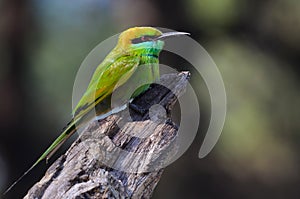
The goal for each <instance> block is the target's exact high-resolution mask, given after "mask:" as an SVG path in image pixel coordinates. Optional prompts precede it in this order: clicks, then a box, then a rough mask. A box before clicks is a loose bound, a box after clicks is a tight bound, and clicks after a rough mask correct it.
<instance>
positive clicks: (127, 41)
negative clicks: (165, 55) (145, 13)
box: [117, 27, 189, 55]
mask: <svg viewBox="0 0 300 199" xmlns="http://www.w3.org/2000/svg"><path fill="white" fill-rule="evenodd" d="M187 34H189V33H185V32H168V33H162V32H161V31H160V30H158V29H156V28H153V27H134V28H129V29H127V30H125V31H124V32H122V33H121V34H120V36H119V41H118V45H117V46H118V48H121V49H122V50H124V51H125V52H127V53H131V52H133V53H136V52H138V51H147V52H148V53H153V54H157V55H158V54H159V52H160V51H161V50H162V48H163V46H164V39H166V38H169V37H172V36H179V35H187Z"/></svg>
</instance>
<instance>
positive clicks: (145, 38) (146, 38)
mask: <svg viewBox="0 0 300 199" xmlns="http://www.w3.org/2000/svg"><path fill="white" fill-rule="evenodd" d="M157 37H158V36H152V35H143V36H141V37H138V38H135V39H132V40H131V43H132V44H138V43H142V42H145V41H151V40H153V39H155V38H157Z"/></svg>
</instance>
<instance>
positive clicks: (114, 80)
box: [73, 56, 139, 119]
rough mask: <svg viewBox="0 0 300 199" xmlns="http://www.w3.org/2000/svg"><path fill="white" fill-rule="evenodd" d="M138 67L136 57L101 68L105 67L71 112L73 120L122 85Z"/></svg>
mask: <svg viewBox="0 0 300 199" xmlns="http://www.w3.org/2000/svg"><path fill="white" fill-rule="evenodd" d="M138 65H139V58H138V57H134V56H122V57H119V58H118V59H116V60H115V62H113V63H111V64H110V65H109V66H102V68H104V67H105V70H103V69H102V72H101V73H98V75H99V76H98V77H95V75H94V76H93V78H92V79H91V83H90V84H89V86H88V88H87V90H86V92H85V94H84V95H83V96H82V98H81V99H80V101H79V102H78V104H77V106H76V108H75V109H74V110H73V114H74V119H77V118H80V117H82V116H83V115H85V114H87V113H88V112H89V111H90V110H92V109H93V108H94V107H95V106H96V104H98V103H100V102H102V101H103V100H104V99H105V98H106V97H107V96H109V95H110V94H112V92H113V91H114V89H116V87H119V86H121V85H123V84H124V83H125V82H126V81H127V80H128V79H129V78H130V77H131V75H132V74H133V73H134V71H135V70H136V68H137V66H138ZM96 71H97V69H96ZM96 79H97V80H96Z"/></svg>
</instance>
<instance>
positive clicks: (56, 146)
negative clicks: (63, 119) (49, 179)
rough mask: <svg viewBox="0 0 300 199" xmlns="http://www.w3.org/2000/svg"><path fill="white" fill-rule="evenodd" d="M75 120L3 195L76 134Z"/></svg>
mask: <svg viewBox="0 0 300 199" xmlns="http://www.w3.org/2000/svg"><path fill="white" fill-rule="evenodd" d="M77 122H78V121H77V120H73V119H72V120H71V121H70V122H69V123H68V124H67V125H66V127H65V128H64V129H63V131H62V133H61V134H60V136H58V138H56V139H55V140H54V142H53V143H52V144H51V145H50V146H49V147H48V148H47V150H46V151H45V152H44V153H43V154H42V155H41V156H40V157H39V158H38V159H37V161H36V162H35V163H34V164H33V165H32V166H31V167H30V168H29V169H28V170H27V171H25V172H24V173H23V175H22V176H20V177H19V178H18V179H17V180H16V181H15V182H14V183H13V184H12V185H10V187H8V189H6V191H5V192H4V193H3V195H5V194H6V193H7V192H9V191H10V190H11V189H12V188H13V187H14V186H15V185H16V184H17V183H18V182H19V181H20V180H22V178H23V177H24V176H26V175H27V174H28V173H29V172H30V171H31V170H32V169H33V168H34V167H35V166H36V165H37V164H38V163H40V162H41V161H42V160H44V159H46V162H48V160H49V158H50V157H51V156H52V155H53V154H54V153H55V152H56V151H57V150H58V149H59V148H60V146H61V145H62V144H63V143H64V142H65V141H66V140H67V139H68V138H69V137H70V136H71V135H73V134H74V133H75V132H76V125H75V124H76V123H77Z"/></svg>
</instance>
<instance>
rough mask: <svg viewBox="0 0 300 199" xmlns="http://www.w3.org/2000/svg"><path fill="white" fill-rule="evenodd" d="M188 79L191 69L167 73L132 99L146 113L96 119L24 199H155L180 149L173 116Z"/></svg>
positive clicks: (134, 112) (131, 113)
mask: <svg viewBox="0 0 300 199" xmlns="http://www.w3.org/2000/svg"><path fill="white" fill-rule="evenodd" d="M188 79H189V73H188V72H181V73H179V74H167V75H163V76H162V77H161V80H160V83H159V84H152V85H151V88H150V89H148V90H147V91H146V92H145V93H143V94H142V95H140V96H138V97H137V98H135V99H134V101H133V102H132V104H133V106H132V107H139V108H142V109H143V110H146V111H140V112H139V111H135V110H136V109H132V108H130V109H129V110H128V109H127V110H124V111H122V112H120V113H117V114H114V115H111V116H109V117H107V118H105V119H102V120H99V121H97V120H95V121H91V122H90V123H89V124H88V125H87V126H86V127H85V128H84V129H83V131H82V133H81V134H80V136H79V138H78V139H77V140H76V141H75V142H74V143H73V145H72V146H71V147H70V149H69V150H68V151H67V152H66V153H65V154H64V155H62V156H61V157H60V158H59V159H57V160H56V161H55V162H54V163H53V164H52V165H51V166H50V168H49V169H48V170H47V172H46V174H45V176H44V177H43V178H42V179H41V180H40V181H39V182H38V183H36V184H35V185H34V186H33V187H32V188H31V189H30V190H29V191H28V193H27V195H26V196H25V197H24V198H26V199H40V198H51V199H62V198H64V199H68V198H70V199H71V198H76V199H77V198H78V199H79V198H93V199H94V198H150V197H151V195H152V192H153V190H154V188H155V186H156V185H157V183H158V181H159V179H160V177H161V175H162V172H163V168H164V167H165V166H166V165H167V164H168V162H170V160H171V159H172V157H174V155H175V154H176V152H177V144H176V137H177V127H176V125H175V124H174V123H173V122H172V121H171V119H170V117H169V116H170V111H171V109H172V106H173V105H174V104H175V102H176V101H177V97H178V96H180V95H181V94H182V93H183V92H184V90H185V87H186V85H187V82H188ZM163 85H166V86H167V87H168V88H166V87H165V86H163ZM162 107H163V108H162ZM148 110H149V111H148ZM128 118H131V120H128Z"/></svg>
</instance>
